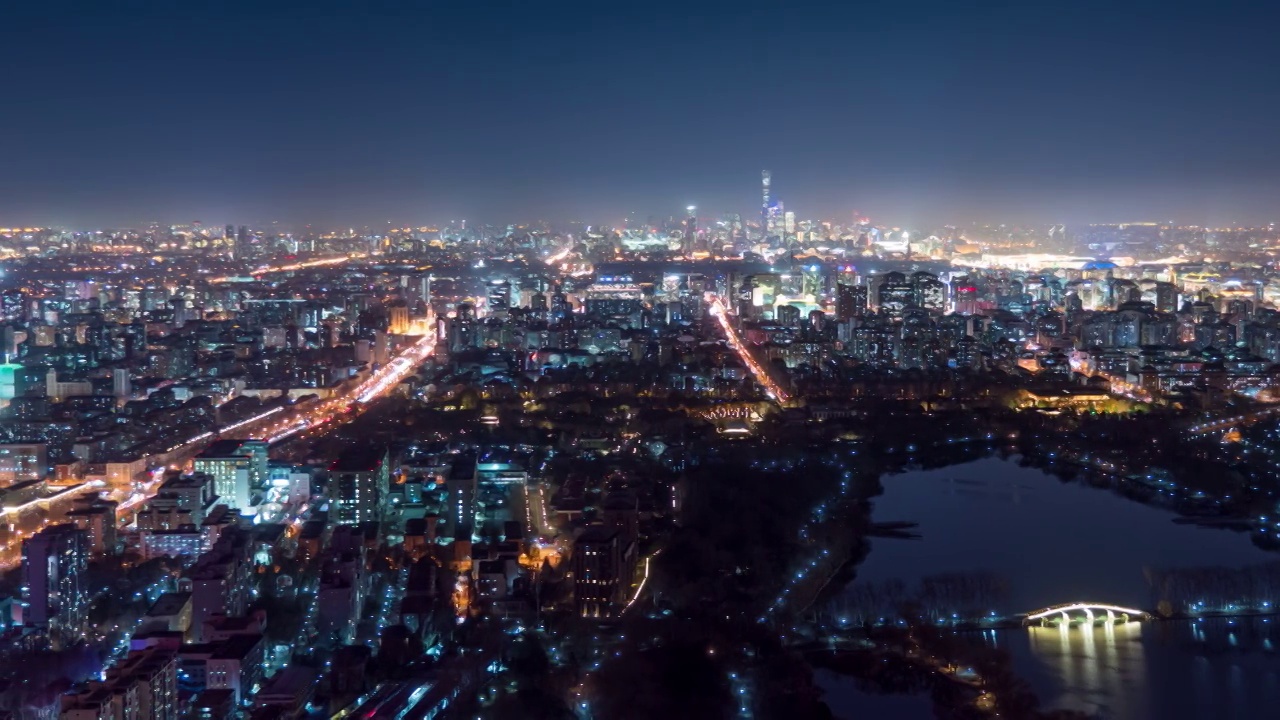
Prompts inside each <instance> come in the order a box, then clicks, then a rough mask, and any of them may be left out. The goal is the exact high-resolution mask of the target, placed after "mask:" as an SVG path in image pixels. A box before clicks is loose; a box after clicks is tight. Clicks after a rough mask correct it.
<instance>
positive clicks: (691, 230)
mask: <svg viewBox="0 0 1280 720" xmlns="http://www.w3.org/2000/svg"><path fill="white" fill-rule="evenodd" d="M685 212H687V213H688V217H686V218H685V221H684V254H685V255H686V256H688V255H692V254H693V252H694V251H695V250H697V249H698V207H697V206H696V205H690V206H689V207H687V208H685Z"/></svg>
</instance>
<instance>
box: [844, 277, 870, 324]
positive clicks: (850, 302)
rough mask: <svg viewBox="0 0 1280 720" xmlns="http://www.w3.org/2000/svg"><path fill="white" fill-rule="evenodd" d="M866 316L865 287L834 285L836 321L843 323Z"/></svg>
mask: <svg viewBox="0 0 1280 720" xmlns="http://www.w3.org/2000/svg"><path fill="white" fill-rule="evenodd" d="M866 314H867V286H866V285H847V284H845V283H840V284H838V285H836V319H837V320H839V321H841V322H844V321H845V320H852V319H853V318H859V317H863V316H865V315H866Z"/></svg>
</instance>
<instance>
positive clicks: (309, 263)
mask: <svg viewBox="0 0 1280 720" xmlns="http://www.w3.org/2000/svg"><path fill="white" fill-rule="evenodd" d="M363 257H367V255H365V254H364V253H355V254H352V255H344V256H342V257H331V258H321V259H319V260H306V261H303V262H297V263H290V264H288V265H263V266H261V267H258V268H255V269H253V270H251V271H249V274H250V275H251V276H253V277H257V276H259V275H270V274H272V273H283V272H297V271H299V270H310V269H311V268H318V267H329V266H331V265H342V264H343V263H347V262H350V261H352V260H355V259H357V258H363ZM235 279H237V276H235V275H224V276H222V277H216V278H210V279H209V282H211V283H225V282H231V281H233V280H235Z"/></svg>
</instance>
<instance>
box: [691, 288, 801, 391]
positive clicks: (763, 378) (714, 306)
mask: <svg viewBox="0 0 1280 720" xmlns="http://www.w3.org/2000/svg"><path fill="white" fill-rule="evenodd" d="M707 295H708V297H710V298H711V308H710V311H711V314H712V315H713V316H714V317H715V318H716V320H719V321H720V327H721V328H723V329H724V336H725V339H726V340H728V341H729V347H731V348H733V351H734V352H735V353H737V354H738V357H739V358H741V359H742V363H743V364H744V365H746V366H747V369H748V370H750V371H751V374H752V375H753V376H755V379H756V382H758V383H760V387H763V388H764V390H765V392H766V393H768V395H769V397H770V398H772V399H773V400H774V401H776V402H777V403H779V404H786V402H787V401H788V400H790V399H791V395H790V394H789V393H788V392H787V391H786V390H783V389H782V386H780V385H778V383H776V382H774V380H773V378H772V377H770V376H769V373H768V372H767V371H766V370H765V369H764V367H762V366H761V365H760V363H758V362H756V359H755V357H754V356H752V354H751V351H750V350H748V349H747V346H746V345H744V344H743V343H742V339H741V338H739V337H738V331H737V330H735V329H734V328H733V323H731V322H729V313H728V311H726V310H725V308H724V303H722V302H720V298H718V297H716V296H715V295H712V294H710V293H708V294H707Z"/></svg>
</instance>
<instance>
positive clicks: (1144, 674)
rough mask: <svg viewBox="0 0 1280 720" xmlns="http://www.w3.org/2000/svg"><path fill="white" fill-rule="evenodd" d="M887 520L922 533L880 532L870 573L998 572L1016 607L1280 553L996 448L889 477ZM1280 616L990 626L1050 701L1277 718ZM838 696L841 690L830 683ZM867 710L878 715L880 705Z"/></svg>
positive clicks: (1178, 719)
mask: <svg viewBox="0 0 1280 720" xmlns="http://www.w3.org/2000/svg"><path fill="white" fill-rule="evenodd" d="M884 486H885V492H884V495H883V496H881V497H879V498H877V499H876V501H875V517H876V519H877V520H880V521H890V520H911V521H916V522H918V523H919V533H920V534H921V536H922V537H921V538H920V539H918V540H887V539H877V540H875V541H873V548H872V551H871V554H870V555H869V556H868V558H867V560H866V561H865V562H864V563H863V564H862V565H861V566H860V567H859V568H858V578H859V582H867V583H874V582H883V581H886V580H889V579H893V578H897V579H901V580H903V581H905V583H906V584H907V586H908V587H909V588H910V587H914V586H915V585H916V584H917V583H918V582H919V581H920V579H921V578H924V577H928V576H932V575H937V574H942V573H957V572H960V573H963V572H971V571H975V570H987V571H992V572H994V573H996V574H998V575H1000V576H1003V577H1006V578H1008V579H1009V581H1010V585H1011V597H1010V599H1009V601H1008V607H1001V608H993V609H999V610H1001V611H1002V612H1005V613H1008V614H1013V613H1020V612H1027V611H1028V610H1030V609H1033V608H1041V607H1048V606H1052V605H1056V604H1059V603H1063V602H1066V601H1071V600H1075V599H1082V600H1089V601H1094V602H1106V603H1114V604H1118V605H1123V606H1131V607H1138V608H1145V607H1150V606H1151V605H1153V604H1154V603H1153V601H1152V596H1151V589H1150V587H1149V586H1148V584H1147V582H1146V579H1145V577H1144V574H1143V569H1144V568H1145V567H1156V568H1170V567H1194V566H1202V565H1207V566H1231V567H1239V566H1244V565H1250V564H1254V563H1259V562H1266V561H1270V560H1274V559H1275V555H1274V554H1271V553H1267V552H1264V551H1263V550H1261V549H1259V548H1256V547H1254V546H1253V545H1251V544H1250V542H1249V539H1248V537H1246V536H1244V535H1242V534H1238V533H1232V532H1226V531H1214V530H1205V529H1201V528H1195V527H1190V526H1186V525H1178V524H1174V523H1173V522H1172V516H1171V515H1170V514H1169V513H1168V512H1166V511H1163V510H1160V509H1157V508H1151V507H1146V506H1143V505H1140V504H1138V503H1135V502H1132V501H1130V500H1127V499H1125V498H1122V497H1120V496H1118V495H1115V494H1112V493H1110V492H1107V491H1105V490H1098V489H1094V488H1090V487H1086V486H1084V485H1082V484H1065V483H1062V482H1060V481H1059V480H1057V479H1055V478H1052V477H1049V476H1047V475H1045V474H1043V473H1041V472H1039V471H1037V470H1034V469H1030V468H1021V467H1018V466H1017V465H1015V464H1013V463H1008V462H1004V461H1000V460H996V459H988V460H982V461H978V462H974V463H968V464H965V465H958V466H953V467H951V468H945V469H942V470H932V471H921V472H912V473H905V474H903V475H898V476H893V477H889V478H885V480H884ZM1277 626H1280V617H1277V618H1256V619H1251V620H1234V621H1229V620H1203V621H1200V622H1142V623H1137V622H1135V623H1129V624H1125V623H1121V624H1117V625H1115V626H1113V627H1111V628H1107V627H1106V626H1105V625H1101V624H1100V625H1097V626H1094V627H1087V626H1086V627H1082V626H1080V625H1077V626H1075V627H1072V628H1070V629H1066V630H1063V629H1060V628H1058V627H1056V626H1055V627H1043V628H1042V627H1034V628H1029V629H1026V630H1021V629H1019V630H1009V631H1001V632H989V633H986V635H985V636H984V637H986V638H987V641H988V642H995V643H997V644H998V645H999V646H1000V647H1001V648H1003V649H1005V650H1008V651H1009V652H1010V654H1011V655H1012V657H1013V661H1014V669H1015V671H1016V672H1017V673H1018V674H1019V675H1020V676H1022V677H1023V678H1025V679H1027V681H1028V682H1030V683H1031V685H1032V687H1033V688H1034V689H1035V691H1036V693H1037V695H1039V696H1040V698H1041V699H1042V701H1043V702H1044V704H1045V705H1046V706H1048V707H1056V708H1072V709H1077V710H1082V711H1087V712H1092V713H1096V714H1098V715H1099V716H1101V717H1104V718H1125V719H1126V720H1127V719H1134V720H1143V719H1145V718H1151V719H1153V720H1154V719H1156V718H1159V719H1160V720H1192V719H1193V718H1242V719H1244V718H1248V719H1249V720H1254V719H1255V718H1266V717H1280V712H1277V710H1276V708H1280V652H1277V646H1280V637H1277V636H1276V635H1274V634H1273V633H1274V632H1275V631H1276V630H1277ZM832 695H833V696H836V695H838V693H837V691H835V690H833V691H832ZM869 716H870V717H877V715H875V714H871V715H869Z"/></svg>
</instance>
